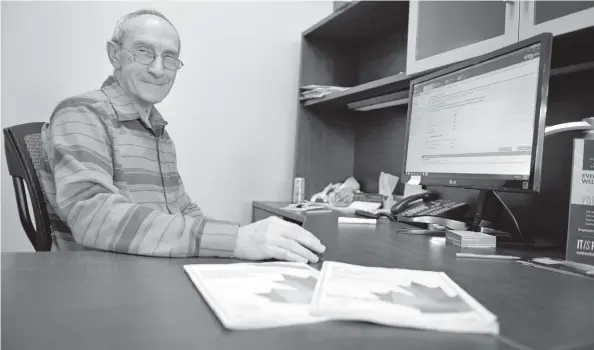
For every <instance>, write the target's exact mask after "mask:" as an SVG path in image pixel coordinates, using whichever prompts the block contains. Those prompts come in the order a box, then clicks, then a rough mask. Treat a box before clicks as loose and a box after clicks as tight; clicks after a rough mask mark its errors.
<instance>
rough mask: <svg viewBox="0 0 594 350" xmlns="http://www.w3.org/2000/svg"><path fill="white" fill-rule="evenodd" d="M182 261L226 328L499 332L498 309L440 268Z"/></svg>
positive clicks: (326, 263)
mask: <svg viewBox="0 0 594 350" xmlns="http://www.w3.org/2000/svg"><path fill="white" fill-rule="evenodd" d="M184 269H185V271H186V273H187V274H188V275H189V277H190V278H191V280H192V282H193V283H194V284H195V286H196V288H197V289H198V290H199V292H200V293H201V294H202V296H203V297H204V299H205V300H206V302H207V303H208V305H209V306H210V308H211V309H212V310H213V312H214V313H215V314H216V315H217V317H218V318H219V320H220V321H221V323H222V324H223V326H224V327H225V328H227V329H255V328H273V327H282V326H289V325H298V324H307V323H318V322H325V321H329V320H344V321H348V320H354V321H368V322H372V323H377V324H382V325H387V326H394V327H407V328H417V329H424V330H435V331H443V332H461V333H485V334H499V323H498V321H497V317H496V316H495V315H493V314H492V313H491V312H489V311H488V310H487V309H486V308H484V307H483V306H482V305H481V304H480V303H479V302H478V301H476V300H475V299H474V298H472V297H471V296H470V295H469V294H468V293H466V292H465V291H464V290H462V289H461V288H460V287H459V286H458V285H457V284H456V283H455V282H454V281H453V280H451V279H450V278H449V277H448V276H447V275H446V274H445V273H443V272H433V271H417V270H405V269H391V268H378V267H364V266H358V265H350V264H345V263H339V262H333V261H325V262H324V263H323V265H322V270H321V272H320V271H317V270H315V269H314V268H312V267H310V266H309V265H307V264H303V263H289V262H261V263H258V262H254V263H235V264H212V265H206V264H193V265H185V266H184Z"/></svg>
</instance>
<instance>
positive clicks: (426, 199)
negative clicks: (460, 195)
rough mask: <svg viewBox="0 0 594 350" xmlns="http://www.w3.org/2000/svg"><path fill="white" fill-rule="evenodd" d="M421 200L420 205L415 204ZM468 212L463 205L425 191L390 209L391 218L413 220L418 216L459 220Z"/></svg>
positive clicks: (405, 199) (401, 201)
mask: <svg viewBox="0 0 594 350" xmlns="http://www.w3.org/2000/svg"><path fill="white" fill-rule="evenodd" d="M419 200H421V202H420V203H416V202H417V201H419ZM467 210H468V205H467V204H465V203H459V202H455V201H452V200H449V199H440V198H439V196H438V195H437V194H436V193H433V192H430V191H427V192H423V193H417V194H414V195H411V196H408V197H406V198H403V199H402V200H400V201H399V202H398V203H396V204H394V206H392V208H391V210H390V211H391V214H392V216H394V217H396V218H413V217H419V216H436V217H443V218H452V219H460V218H461V217H463V216H464V214H465V213H466V211H467Z"/></svg>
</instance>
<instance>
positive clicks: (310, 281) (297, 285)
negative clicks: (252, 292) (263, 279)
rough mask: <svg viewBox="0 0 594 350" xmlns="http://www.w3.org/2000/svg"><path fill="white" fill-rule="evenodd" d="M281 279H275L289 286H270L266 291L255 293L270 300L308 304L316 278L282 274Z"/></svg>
mask: <svg viewBox="0 0 594 350" xmlns="http://www.w3.org/2000/svg"><path fill="white" fill-rule="evenodd" d="M282 276H283V280H282V281H276V283H280V284H282V285H283V286H286V287H289V288H272V290H271V291H270V292H268V293H260V294H257V295H259V296H261V297H264V298H266V299H268V300H269V301H271V302H277V303H288V304H309V303H310V301H311V298H312V294H313V291H314V288H315V287H316V283H317V280H316V279H315V278H314V277H312V276H308V277H304V278H303V277H297V276H293V275H286V274H283V275H282Z"/></svg>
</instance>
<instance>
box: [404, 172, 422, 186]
mask: <svg viewBox="0 0 594 350" xmlns="http://www.w3.org/2000/svg"><path fill="white" fill-rule="evenodd" d="M406 183H407V184H409V185H414V186H418V185H419V184H420V183H421V177H420V176H419V175H412V176H411V177H410V179H409V180H408V181H407V182H406Z"/></svg>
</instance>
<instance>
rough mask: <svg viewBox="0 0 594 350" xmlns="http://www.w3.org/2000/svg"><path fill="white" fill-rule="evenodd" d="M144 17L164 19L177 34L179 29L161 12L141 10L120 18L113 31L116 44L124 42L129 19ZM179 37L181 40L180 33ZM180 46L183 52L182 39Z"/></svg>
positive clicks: (113, 39) (112, 38) (112, 37)
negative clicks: (125, 27)
mask: <svg viewBox="0 0 594 350" xmlns="http://www.w3.org/2000/svg"><path fill="white" fill-rule="evenodd" d="M142 15H153V16H157V17H160V18H162V19H164V20H165V21H167V23H169V24H171V26H172V27H173V30H175V32H176V33H177V28H175V26H174V25H173V23H171V21H170V20H169V19H168V18H167V17H165V15H164V14H162V13H161V12H159V11H157V10H154V9H141V10H137V11H134V12H132V13H129V14H127V15H125V16H124V17H122V18H120V20H119V21H118V23H117V24H116V27H115V30H114V31H113V35H112V36H111V40H112V41H114V42H116V43H119V44H121V43H122V40H123V39H124V35H125V34H126V33H125V29H124V26H125V25H126V22H127V21H128V20H129V19H132V18H134V17H138V16H142ZM177 36H178V38H179V33H177ZM179 46H180V50H181V39H179Z"/></svg>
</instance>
